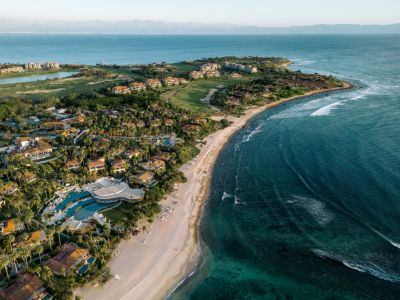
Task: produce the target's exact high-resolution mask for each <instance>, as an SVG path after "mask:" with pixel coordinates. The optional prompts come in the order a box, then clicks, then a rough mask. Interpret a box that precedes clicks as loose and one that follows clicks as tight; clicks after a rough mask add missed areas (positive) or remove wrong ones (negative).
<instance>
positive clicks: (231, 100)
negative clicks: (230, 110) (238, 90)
mask: <svg viewBox="0 0 400 300" xmlns="http://www.w3.org/2000/svg"><path fill="white" fill-rule="evenodd" d="M225 105H228V106H238V105H240V99H239V98H236V97H228V99H226V100H225Z"/></svg>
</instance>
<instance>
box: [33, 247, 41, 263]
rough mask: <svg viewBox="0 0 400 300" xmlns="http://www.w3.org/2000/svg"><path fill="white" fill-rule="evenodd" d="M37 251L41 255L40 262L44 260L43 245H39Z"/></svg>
mask: <svg viewBox="0 0 400 300" xmlns="http://www.w3.org/2000/svg"><path fill="white" fill-rule="evenodd" d="M35 252H36V254H38V255H39V260H40V262H42V253H43V246H37V247H36V249H35Z"/></svg>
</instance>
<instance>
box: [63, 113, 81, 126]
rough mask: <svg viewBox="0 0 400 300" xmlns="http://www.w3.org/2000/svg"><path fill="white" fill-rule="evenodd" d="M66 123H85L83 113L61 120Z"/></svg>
mask: <svg viewBox="0 0 400 300" xmlns="http://www.w3.org/2000/svg"><path fill="white" fill-rule="evenodd" d="M63 122H64V123H66V124H69V125H72V124H83V123H85V116H84V115H79V116H76V117H73V118H69V119H65V120H64V121H63Z"/></svg>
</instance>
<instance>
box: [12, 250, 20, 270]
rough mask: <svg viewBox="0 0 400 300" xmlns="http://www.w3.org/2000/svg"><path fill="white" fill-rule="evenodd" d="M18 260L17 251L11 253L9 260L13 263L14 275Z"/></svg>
mask: <svg viewBox="0 0 400 300" xmlns="http://www.w3.org/2000/svg"><path fill="white" fill-rule="evenodd" d="M18 258H19V253H18V251H15V250H14V251H13V252H12V253H11V260H12V262H13V266H14V270H15V273H18V268H17V260H18Z"/></svg>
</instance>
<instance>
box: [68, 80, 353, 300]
mask: <svg viewBox="0 0 400 300" xmlns="http://www.w3.org/2000/svg"><path fill="white" fill-rule="evenodd" d="M350 87H351V85H350V84H347V85H346V86H345V87H343V88H335V89H330V90H319V91H314V92H309V93H306V94H304V95H301V96H296V97H292V98H288V99H282V100H279V101H276V102H274V103H271V104H267V105H264V106H260V107H257V108H252V109H249V110H248V111H247V112H246V113H245V114H244V115H243V116H242V117H240V118H237V117H233V116H230V117H229V120H230V121H232V125H230V126H229V127H227V128H225V129H223V130H220V131H218V132H215V133H213V134H211V135H209V136H208V137H206V138H205V144H204V145H202V146H201V147H200V150H201V151H200V153H199V154H198V155H197V156H196V157H195V158H194V159H193V160H192V161H191V162H189V163H187V164H185V165H184V166H182V167H181V170H182V172H184V174H185V176H186V178H187V182H186V183H182V184H178V185H177V186H176V191H175V192H173V193H172V194H170V195H168V196H166V197H165V199H164V200H163V201H162V202H161V205H162V206H163V208H164V209H166V210H168V212H166V213H165V214H164V215H166V216H167V217H166V218H165V219H161V218H156V220H155V222H154V223H153V224H152V225H151V226H148V227H147V230H146V232H145V233H141V234H139V236H137V237H134V238H132V239H131V240H129V241H122V242H121V244H120V245H119V247H118V250H117V253H116V255H115V256H114V257H113V259H112V261H111V263H110V268H111V273H112V274H113V275H118V276H119V280H117V279H111V280H110V281H109V282H107V283H106V284H105V285H104V286H102V287H100V286H91V287H85V288H80V289H78V290H76V291H75V294H76V295H79V296H81V297H82V298H83V299H96V300H101V299H162V298H164V297H165V296H166V295H167V294H168V293H169V292H170V291H171V290H172V289H173V288H174V287H176V285H177V284H178V283H179V282H180V281H181V280H182V279H183V278H185V276H186V275H187V274H189V273H190V272H191V271H193V270H194V268H195V267H196V264H197V262H198V259H199V255H200V248H199V241H198V224H199V220H200V217H201V212H202V207H203V205H204V203H205V201H206V199H207V196H208V186H209V182H210V179H211V173H212V170H213V166H214V164H215V161H216V159H217V157H218V155H219V153H220V151H221V149H222V148H223V147H224V145H225V143H226V142H227V141H229V139H230V137H231V136H232V135H233V134H234V133H235V132H237V131H238V130H240V129H241V128H242V127H243V126H244V125H246V123H247V122H248V121H249V120H250V119H251V118H253V117H254V116H256V115H257V114H259V113H261V112H263V111H265V110H267V109H270V108H273V107H276V106H278V105H281V104H283V103H285V102H288V101H291V100H295V99H300V98H304V97H308V96H312V95H315V94H318V93H324V92H329V91H334V90H339V89H347V88H350ZM118 276H117V277H118Z"/></svg>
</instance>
